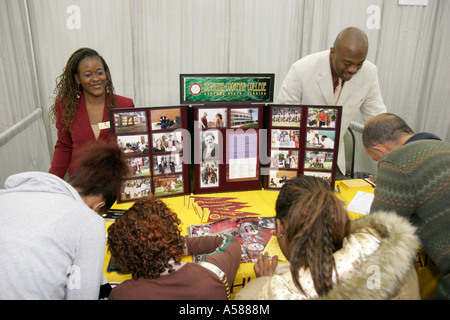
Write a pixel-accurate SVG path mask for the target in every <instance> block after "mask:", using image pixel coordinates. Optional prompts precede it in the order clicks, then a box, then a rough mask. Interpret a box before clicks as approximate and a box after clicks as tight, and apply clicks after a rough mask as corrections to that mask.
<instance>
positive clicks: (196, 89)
mask: <svg viewBox="0 0 450 320" xmlns="http://www.w3.org/2000/svg"><path fill="white" fill-rule="evenodd" d="M189 92H190V93H191V94H192V95H194V96H197V95H199V94H200V93H201V92H202V86H201V85H199V84H198V83H193V84H191V85H190V87H189Z"/></svg>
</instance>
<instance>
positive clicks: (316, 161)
mask: <svg viewBox="0 0 450 320" xmlns="http://www.w3.org/2000/svg"><path fill="white" fill-rule="evenodd" d="M304 168H305V169H318V170H332V168H333V153H332V152H322V151H306V155H305V163H304Z"/></svg>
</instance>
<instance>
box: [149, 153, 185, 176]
mask: <svg viewBox="0 0 450 320" xmlns="http://www.w3.org/2000/svg"><path fill="white" fill-rule="evenodd" d="M182 171H183V162H182V160H181V157H180V154H179V153H177V154H168V155H162V156H154V157H153V174H155V175H160V174H167V173H180V172H182Z"/></svg>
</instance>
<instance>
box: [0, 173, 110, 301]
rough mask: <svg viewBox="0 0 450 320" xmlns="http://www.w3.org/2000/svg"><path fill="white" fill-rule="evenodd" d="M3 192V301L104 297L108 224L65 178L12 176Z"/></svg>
mask: <svg viewBox="0 0 450 320" xmlns="http://www.w3.org/2000/svg"><path fill="white" fill-rule="evenodd" d="M5 188H6V189H1V190H0V299H2V300H4V299H98V297H99V289H100V285H101V284H102V280H103V262H104V254H105V245H106V232H105V222H104V220H103V218H102V217H100V216H99V215H98V214H97V213H95V212H94V211H93V210H91V209H90V208H89V207H88V206H87V205H86V204H85V203H84V201H83V199H82V198H81V197H80V195H79V194H78V192H77V191H76V190H75V189H74V188H73V187H72V186H70V185H69V184H68V183H67V182H65V181H64V180H62V179H60V178H58V177H57V176H55V175H52V174H49V173H43V172H26V173H20V174H16V175H12V176H10V177H9V178H8V179H7V180H6V182H5Z"/></svg>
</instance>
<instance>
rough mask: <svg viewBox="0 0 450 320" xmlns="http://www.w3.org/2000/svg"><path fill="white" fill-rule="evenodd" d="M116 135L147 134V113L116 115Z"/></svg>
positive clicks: (137, 112) (116, 113)
mask: <svg viewBox="0 0 450 320" xmlns="http://www.w3.org/2000/svg"><path fill="white" fill-rule="evenodd" d="M114 126H115V129H116V133H138V132H147V116H146V113H145V111H127V112H115V113H114Z"/></svg>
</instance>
